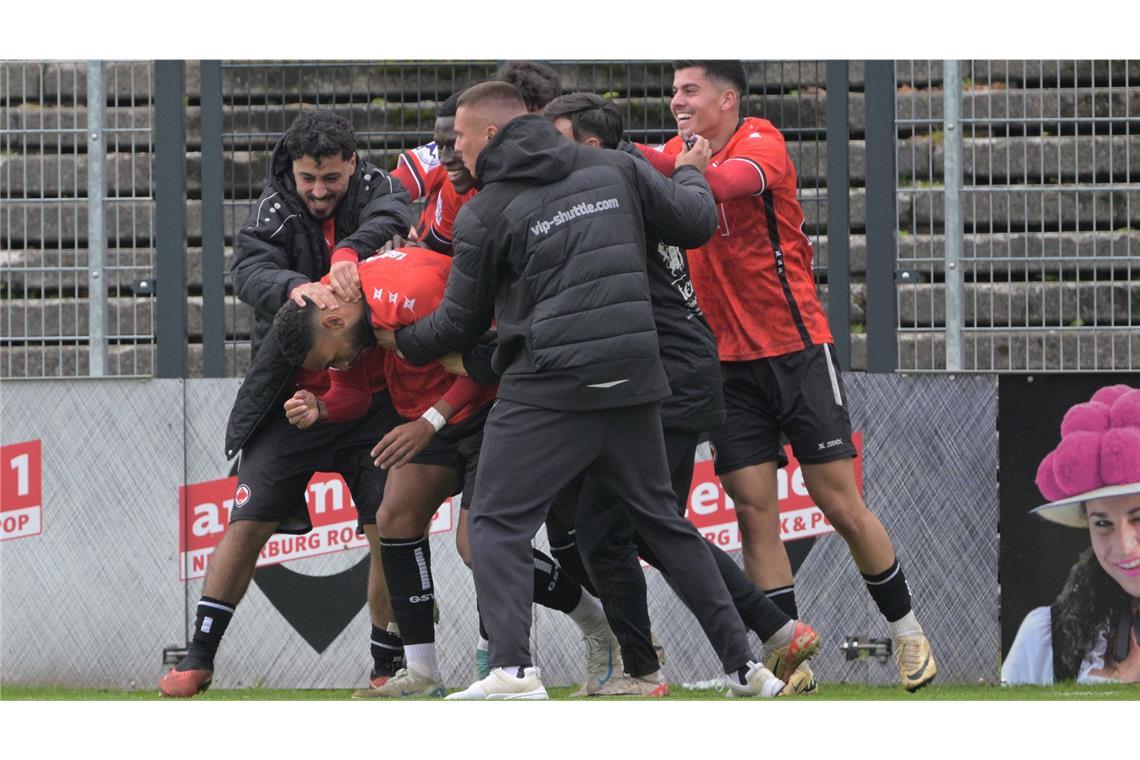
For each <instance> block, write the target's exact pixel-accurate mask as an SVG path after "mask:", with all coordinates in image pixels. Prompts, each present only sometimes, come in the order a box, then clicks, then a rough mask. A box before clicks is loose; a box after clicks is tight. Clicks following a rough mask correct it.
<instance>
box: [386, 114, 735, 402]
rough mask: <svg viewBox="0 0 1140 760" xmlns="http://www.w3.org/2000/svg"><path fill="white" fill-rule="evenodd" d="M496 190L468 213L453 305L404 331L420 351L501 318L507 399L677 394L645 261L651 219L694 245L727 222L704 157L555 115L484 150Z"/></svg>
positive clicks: (460, 342) (526, 123) (486, 185)
mask: <svg viewBox="0 0 1140 760" xmlns="http://www.w3.org/2000/svg"><path fill="white" fill-rule="evenodd" d="M476 170H477V174H478V176H479V179H480V181H481V183H482V185H483V189H482V190H481V191H480V192H479V194H478V195H476V196H475V197H474V198H472V199H471V200H470V201H469V202H468V203H467V204H466V205H465V206H464V207H463V208H462V209H461V210H460V212H459V216H458V218H457V219H456V223H455V237H454V240H455V262H454V264H453V265H452V268H451V275H450V277H449V278H448V282H447V289H446V292H445V294H444V300H443V303H442V304H440V306H439V308H438V309H436V311H434V312H433V313H432V314H431V315H429V316H428V317H426V318H424V319H422V320H420V321H419V322H416V323H415V324H413V325H410V326H409V327H406V328H404V329H402V330H400V331H399V332H398V333H397V343H398V345H399V348H400V350H401V351H402V352H403V353H404V355H405V356H407V357H408V358H409V359H410V360H411V361H413V362H416V363H420V364H423V363H427V362H428V361H430V360H432V359H434V358H437V357H439V356H442V355H443V354H445V353H447V352H448V351H453V350H458V351H461V352H462V351H463V350H465V349H467V348H469V347H470V346H471V345H472V344H473V342H474V341H475V340H476V339H477V338H478V337H479V336H480V335H482V334H483V331H484V330H486V329H487V327H488V326H489V325H490V323H491V318H492V316H493V317H494V318H495V320H496V323H497V324H496V328H497V330H498V336H499V347H498V349H497V350H496V352H495V356H494V361H493V364H494V368H495V370H496V371H497V372H498V373H500V374H501V375H502V381H501V382H500V384H499V397H500V398H505V399H509V400H512V401H517V402H519V403H524V404H529V405H533V406H539V407H543V408H548V409H555V410H560V411H580V410H589V409H608V408H613V407H618V406H632V405H635V404H641V403H648V402H651V401H659V400H661V399H664V398H665V397H667V396H668V395H669V387H668V383H667V381H666V379H665V373H664V372H663V370H662V368H661V358H660V354H659V350H658V343H657V329H656V326H655V324H654V321H653V309H652V307H651V305H650V300H649V287H648V283H647V280H646V273H645V266H646V260H645V250H646V242H645V235H646V231H647V230H649V231H650V233H651V234H655V235H657V236H658V237H659V238H660V239H661V240H662V242H666V243H668V244H672V245H678V246H682V247H685V248H690V247H695V246H699V245H702V244H703V243H705V242H706V241H707V240H708V239H709V238H710V237H711V236H712V234H713V233H714V232H715V230H716V225H717V220H716V207H715V204H714V203H713V199H712V193H711V192H710V191H709V187H708V184H707V183H706V182H705V180H704V178H703V177H702V176H701V175H700V173H699V172H697V171H696V170H695V169H687V168H682V169H681V170H679V171H678V172H676V174H674V177H673V180H672V181H671V180H669V179H667V178H665V177H663V176H661V175H660V174H658V173H657V172H656V171H655V170H654V169H652V168H651V167H650V166H649V165H648V164H647V163H646V162H644V161H638V160H635V159H633V158H632V157H630V156H627V155H624V154H622V153H619V152H616V151H604V150H597V149H594V148H583V147H580V146H578V145H574V144H573V143H570V142H568V141H567V140H565V139H564V138H563V137H562V135H560V134H559V133H558V131H557V130H556V129H555V128H554V127H553V126H552V125H551V124H550V123H549V122H548V121H546V120H545V119H543V118H542V117H539V116H522V117H519V118H517V119H514V120H513V121H511V122H510V123H508V124H507V125H506V126H505V127H504V128H503V129H501V130H500V131H499V133H498V134H497V135H496V136H495V138H494V139H493V140H492V141H491V143H490V144H489V145H488V146H487V147H486V148H485V149H484V150H483V152H482V153H481V154H480V156H479V160H478V165H477V169H476Z"/></svg>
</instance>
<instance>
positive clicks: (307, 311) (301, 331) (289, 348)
mask: <svg viewBox="0 0 1140 760" xmlns="http://www.w3.org/2000/svg"><path fill="white" fill-rule="evenodd" d="M303 298H304V299H305V305H304V306H298V305H297V302H296V301H293V300H292V299H290V300H288V301H286V302H285V303H284V304H283V305H282V306H281V308H280V309H278V310H277V313H276V314H275V315H274V316H273V336H274V337H275V338H276V339H277V347H278V348H279V349H280V351H281V355H282V356H284V357H285V360H286V361H287V362H289V363H290V364H292V365H293V366H294V367H300V366H301V365H302V364H304V363H305V357H306V356H308V355H309V352H310V351H312V350H313V343H314V337H313V312H315V311H316V305H315V304H314V303H313V302H312V301H310V300H309V297H308V296H303ZM309 307H312V308H309Z"/></svg>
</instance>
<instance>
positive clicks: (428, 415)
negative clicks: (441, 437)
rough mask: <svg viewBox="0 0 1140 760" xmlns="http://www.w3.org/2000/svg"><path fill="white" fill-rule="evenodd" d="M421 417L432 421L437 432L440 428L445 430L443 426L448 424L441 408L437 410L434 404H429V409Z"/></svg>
mask: <svg viewBox="0 0 1140 760" xmlns="http://www.w3.org/2000/svg"><path fill="white" fill-rule="evenodd" d="M420 417H422V418H423V419H425V420H427V421H428V422H430V423H431V426H432V427H433V428H435V432H437V433H438V432H439V431H440V430H443V426H444V425H446V424H447V420H445V419H444V418H443V415H442V414H440V413H439V410H437V409H436V408H435V407H434V406H429V407H428V408H427V410H426V411H425V412H424V413H423V414H421V415H420Z"/></svg>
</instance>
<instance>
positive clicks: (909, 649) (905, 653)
mask: <svg viewBox="0 0 1140 760" xmlns="http://www.w3.org/2000/svg"><path fill="white" fill-rule="evenodd" d="M895 657H896V662H898V664H899V665H900V666H901V667H904V668H906V669H907V670H915V669H916V668H918V666H919V665H921V664H922V648H921V647H920V646H918V642H917V641H915V643H914V645H911V646H908V642H905V641H904V642H902V643H901V644H900V645H899V648H898V649H897V650H896V652H895Z"/></svg>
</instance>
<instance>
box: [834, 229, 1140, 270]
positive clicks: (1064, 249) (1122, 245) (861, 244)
mask: <svg viewBox="0 0 1140 760" xmlns="http://www.w3.org/2000/svg"><path fill="white" fill-rule="evenodd" d="M963 242H964V245H963V249H964V250H963V258H962V264H961V265H962V271H963V272H967V273H971V274H975V275H976V276H978V277H981V278H986V277H992V278H1004V277H1007V276H1009V275H1010V273H1016V274H1015V276H1018V277H1024V276H1025V275H1027V274H1031V275H1033V276H1035V277H1037V278H1041V277H1043V276H1045V275H1061V274H1063V275H1066V276H1071V275H1073V274H1074V273H1076V272H1078V271H1084V272H1098V271H1099V272H1104V271H1112V272H1114V273H1116V275H1117V276H1118V277H1119V276H1125V277H1127V276H1129V275H1128V273H1129V272H1131V273H1132V275H1131V276H1133V277H1135V276H1140V260H1138V258H1137V256H1138V254H1140V231H1134V230H1121V231H1105V232H1044V233H1041V232H1016V233H1012V234H1000V235H987V234H969V235H966V236H965V238H964V241H963ZM821 248H822V250H823V253H822V255H821V257H820V258H821V259H822V261H821V263H820V266H825V265H826V261H827V258H826V257H827V254H826V246H822V247H821ZM945 256H946V239H945V238H944V237H943V236H942V235H900V236H899V237H898V261H897V264H896V269H898V270H899V271H909V272H912V273H916V274H918V275H919V276H921V277H922V278H924V279H926V280H930V279H942V278H943V276H944V275H945V271H946V268H945ZM865 267H866V238H865V237H864V236H861V235H860V236H855V235H853V236H852V237H851V268H852V271H859V272H863V271H866V269H865Z"/></svg>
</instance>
